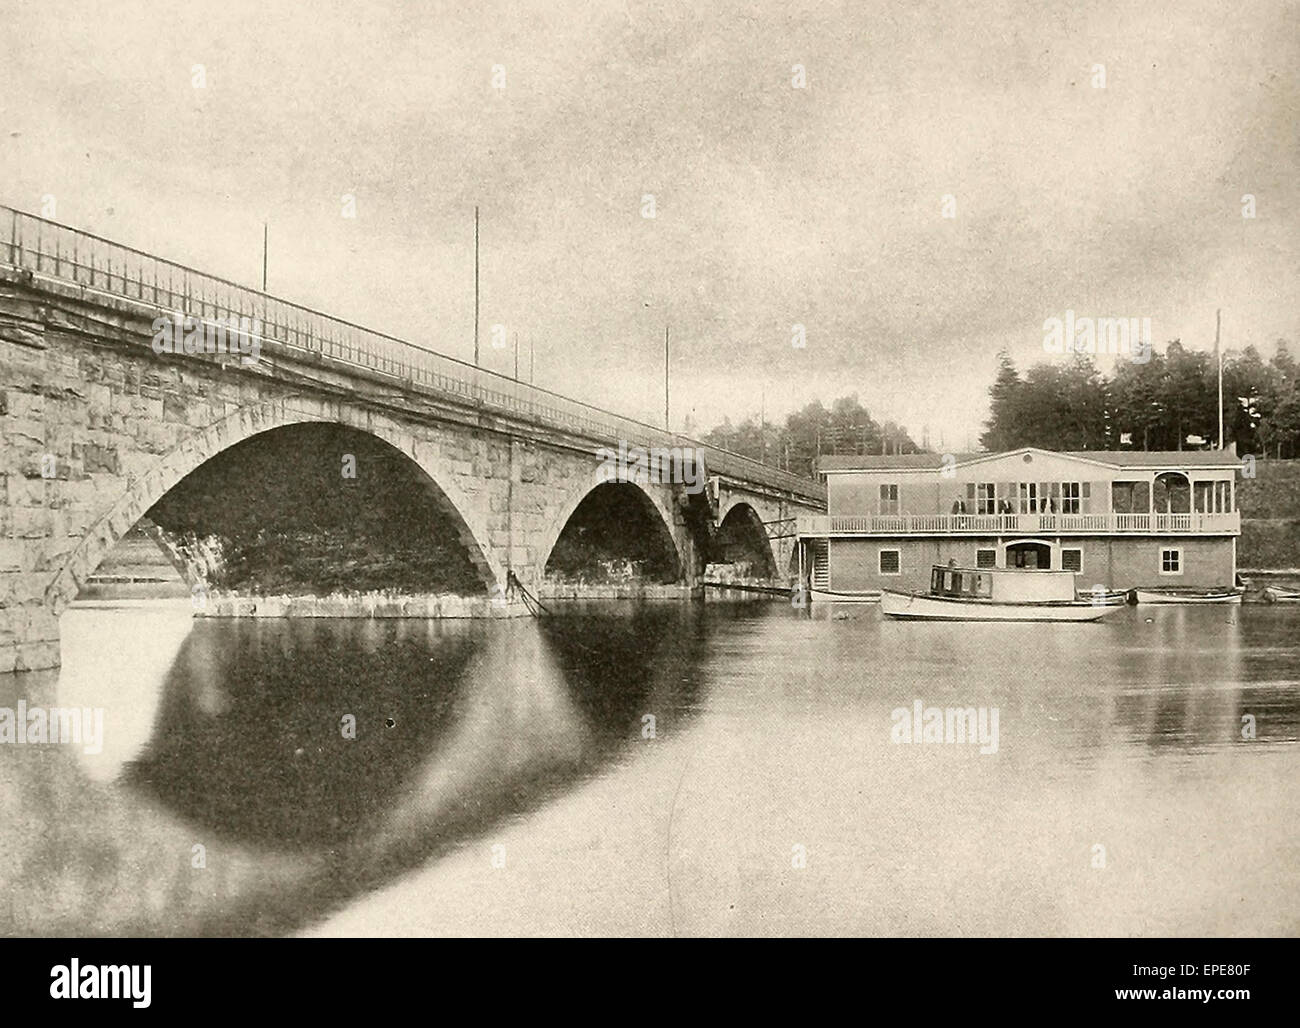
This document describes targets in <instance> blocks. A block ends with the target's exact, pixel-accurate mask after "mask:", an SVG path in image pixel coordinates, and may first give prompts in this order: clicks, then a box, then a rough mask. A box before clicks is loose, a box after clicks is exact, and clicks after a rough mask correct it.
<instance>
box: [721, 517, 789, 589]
mask: <svg viewBox="0 0 1300 1028" xmlns="http://www.w3.org/2000/svg"><path fill="white" fill-rule="evenodd" d="M729 524H730V525H733V526H735V527H734V530H735V531H738V532H741V533H743V534H744V536H745V537H746V539H747V540H748V541H749V542H750V543H751V544H752V545H753V547H754V550H755V553H756V555H757V556H758V557H759V558H760V560H761V561H762V565H763V566H762V568H761V569H756V570H758V571H759V573H760V575H761V576H762V577H767V578H776V577H777V575H778V564H777V559H776V553H775V551H774V550H773V549H772V541H771V539H769V538H768V534H767V526H766V525H765V524H763V517H762V515H761V514H759V512H758V509H757V508H756V507H755V506H754V505H753V504H752V503H750V502H749V501H748V500H745V499H743V498H733V499H732V501H731V502H730V503H729V504H727V506H726V507H725V509H723V510H721V511H719V518H718V528H717V534H718V535H719V536H721V535H722V533H723V532H724V530H726V529H727V527H728V525H729Z"/></svg>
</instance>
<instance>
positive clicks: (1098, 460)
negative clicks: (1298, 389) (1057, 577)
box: [817, 446, 1241, 471]
mask: <svg viewBox="0 0 1300 1028" xmlns="http://www.w3.org/2000/svg"><path fill="white" fill-rule="evenodd" d="M1021 453H1041V454H1051V455H1055V456H1058V457H1072V458H1075V459H1077V460H1086V461H1091V462H1092V463H1094V464H1107V465H1110V466H1112V467H1117V468H1228V467H1238V466H1239V465H1240V464H1241V458H1240V457H1238V456H1237V452H1236V447H1235V446H1233V447H1230V448H1228V449H1227V450H1044V449H1040V448H1039V447H1036V446H1023V447H1021V448H1020V449H1018V450H1007V451H1004V452H1002V453H987V452H982V453H951V454H942V453H898V454H861V455H859V454H832V455H828V456H825V457H822V458H821V459H820V460H818V462H817V470H818V471H939V470H940V469H942V468H943V467H944V466H945V465H947V466H949V467H951V466H954V465H955V466H957V467H960V466H962V465H964V464H975V463H980V462H983V461H987V460H994V459H996V458H998V457H1007V456H1014V455H1016V454H1021Z"/></svg>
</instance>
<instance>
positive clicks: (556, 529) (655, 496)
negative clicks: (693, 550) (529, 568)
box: [537, 469, 686, 580]
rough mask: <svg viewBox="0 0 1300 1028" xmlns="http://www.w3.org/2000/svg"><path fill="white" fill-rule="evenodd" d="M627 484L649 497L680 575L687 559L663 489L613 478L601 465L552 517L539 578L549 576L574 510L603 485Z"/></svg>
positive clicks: (539, 563)
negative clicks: (661, 490)
mask: <svg viewBox="0 0 1300 1028" xmlns="http://www.w3.org/2000/svg"><path fill="white" fill-rule="evenodd" d="M611 485H625V486H628V487H630V488H632V489H635V490H636V492H637V493H638V494H639V495H640V496H641V497H642V498H643V499H644V500H645V502H646V503H647V504H648V505H649V509H652V510H653V511H654V512H655V513H656V514H657V515H658V517H657V522H658V524H659V525H660V527H661V528H662V530H663V535H664V541H665V542H666V544H667V546H668V547H669V548H670V549H671V550H672V555H673V559H674V561H675V563H676V568H677V573H678V576H679V577H680V576H681V575H682V574H683V572H684V570H685V568H686V560H685V558H684V556H683V554H682V550H681V546H680V545H679V543H678V540H677V536H676V533H675V532H674V530H673V528H674V518H673V511H672V509H671V507H670V506H669V504H668V503H667V502H665V499H664V497H663V496H662V495H659V493H660V490H659V489H657V488H654V487H651V488H647V487H646V486H645V485H644V484H643V483H640V482H635V481H625V482H621V481H618V480H613V479H611V478H610V477H609V475H608V473H607V472H606V471H604V470H603V469H597V470H595V471H593V472H592V474H591V475H589V476H587V477H586V478H584V479H582V480H581V484H580V485H579V486H578V488H577V489H575V490H574V491H573V493H571V494H570V495H569V497H568V499H566V500H565V502H564V504H563V506H561V507H560V509H559V511H558V513H557V515H556V516H555V518H554V519H553V520H552V522H551V525H550V527H549V528H548V529H547V532H546V536H545V538H544V540H543V544H542V546H541V547H540V548H539V549H538V554H537V558H538V559H537V577H538V579H539V580H541V579H542V578H544V577H545V576H546V567H547V565H548V564H549V563H550V560H551V556H552V555H553V554H554V552H555V544H556V543H558V542H559V540H560V536H561V535H562V534H563V533H564V529H565V528H566V527H567V526H568V524H569V522H570V520H571V519H572V518H573V515H574V513H576V511H577V510H578V508H579V507H580V506H582V504H583V502H584V501H586V500H587V499H588V497H590V496H591V495H592V494H593V493H594V492H595V491H596V490H597V489H599V488H601V487H602V486H611Z"/></svg>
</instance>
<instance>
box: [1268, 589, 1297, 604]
mask: <svg viewBox="0 0 1300 1028" xmlns="http://www.w3.org/2000/svg"><path fill="white" fill-rule="evenodd" d="M1264 599H1265V601H1266V602H1268V603H1300V589H1283V588H1281V587H1280V586H1276V585H1269V586H1265V587H1264Z"/></svg>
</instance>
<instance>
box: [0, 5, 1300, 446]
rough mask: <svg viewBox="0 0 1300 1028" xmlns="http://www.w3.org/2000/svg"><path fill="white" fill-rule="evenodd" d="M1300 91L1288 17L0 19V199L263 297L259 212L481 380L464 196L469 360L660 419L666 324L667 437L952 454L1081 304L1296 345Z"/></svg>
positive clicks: (354, 308) (531, 13) (682, 11)
mask: <svg viewBox="0 0 1300 1028" xmlns="http://www.w3.org/2000/svg"><path fill="white" fill-rule="evenodd" d="M1099 65H1100V66H1102V69H1103V72H1102V73H1103V75H1104V79H1102V78H1099V76H1098V69H1097V66H1099ZM1297 68H1300V6H1297V4H1295V3H1293V2H1290V3H1288V2H1277V0H1275V2H1265V3H1252V2H1250V0H1246V2H1244V3H1240V4H1233V5H1223V4H1207V3H1199V2H1196V0H1192V2H1179V3H1176V4H1174V3H1152V2H1150V0H1144V2H1139V3H1124V2H1121V3H1092V2H1087V0H1084V2H1077V3H1070V4H1068V5H1066V4H1061V5H1057V4H1042V3H1038V2H1033V3H1011V2H974V3H962V4H956V3H951V2H943V3H935V4H924V3H922V4H916V3H892V2H883V3H868V2H862V0H858V2H846V3H836V2H834V0H815V2H808V3H805V2H800V0H795V2H788V0H782V2H779V3H778V2H774V0H773V2H767V3H761V4H754V3H749V4H744V3H730V2H726V0H720V2H713V3H708V4H697V5H687V4H675V3H669V2H626V3H607V4H602V3H593V2H584V3H527V2H522V0H506V2H493V0H487V2H476V3H475V4H473V5H451V4H443V3H437V2H434V3H416V2H387V3H377V2H376V3H362V2H351V3H342V2H316V3H313V4H311V5H307V4H289V3H284V4H271V3H268V2H266V0H256V2H246V0H220V2H216V3H209V2H206V0H188V2H186V3H184V4H179V3H177V4H160V3H157V2H151V3H125V2H109V0H100V2H96V0H83V2H79V3H68V4H61V3H45V2H42V3H26V2H23V3H19V2H11V0H0V203H3V204H6V205H9V206H12V207H16V208H18V209H21V210H27V211H30V212H33V213H41V211H42V210H43V209H45V210H51V211H53V215H52V216H53V217H54V220H57V221H60V222H63V223H65V224H69V225H72V226H74V227H77V228H82V229H85V230H87V231H91V232H94V233H96V234H99V235H103V236H107V237H109V238H111V239H115V240H119V241H121V242H125V243H128V244H130V245H133V246H136V247H138V248H140V249H143V250H146V251H149V252H154V253H157V254H159V255H161V256H165V257H168V258H171V259H173V260H177V261H180V262H181V263H184V264H189V265H191V266H194V267H198V268H201V269H203V270H206V271H210V272H211V273H213V274H217V275H221V276H223V277H228V278H231V279H234V280H236V281H239V282H243V283H247V284H248V285H251V286H257V285H259V284H260V278H261V264H262V253H261V245H262V226H263V223H264V222H265V223H266V224H267V225H268V236H269V254H268V289H269V291H270V292H272V293H275V294H277V295H280V296H283V297H285V298H287V299H290V300H294V301H296V302H299V303H304V304H306V305H308V306H312V307H316V308H319V309H321V310H324V311H327V312H329V313H332V314H335V315H338V316H340V317H344V318H347V319H349V320H353V321H357V322H360V323H362V324H365V325H368V326H370V327H373V328H377V329H380V330H382V331H386V332H389V333H392V334H394V335H398V336H401V337H403V338H406V339H409V340H411V341H413V342H416V343H419V344H420V345H423V346H427V347H429V348H432V349H436V350H439V351H442V352H444V353H448V354H451V355H454V356H457V357H461V358H463V359H471V358H472V355H473V348H474V338H473V337H474V328H473V326H474V320H473V319H474V208H475V206H476V205H477V206H478V207H479V208H480V289H481V301H480V302H481V309H480V337H481V353H482V358H481V359H482V361H483V363H484V364H485V365H487V366H490V367H494V368H496V369H498V370H501V371H506V372H509V371H511V370H512V366H513V352H512V348H513V343H514V338H515V336H516V334H517V335H518V337H519V340H520V346H521V349H522V350H523V353H524V356H523V359H522V374H523V377H527V374H528V371H527V368H528V357H527V353H528V349H529V347H530V345H531V347H532V349H533V360H534V367H535V372H534V374H535V380H536V381H537V383H538V384H539V385H544V386H547V387H548V388H552V389H555V390H557V391H560V392H563V393H566V394H568V395H571V396H575V397H577V398H579V399H583V400H586V401H588V402H592V403H596V404H599V405H601V406H604V407H607V408H611V409H614V410H618V411H620V412H623V413H627V414H629V415H632V416H637V417H641V418H643V419H645V420H650V421H655V422H660V421H662V417H663V414H662V411H663V391H662V390H663V333H664V327H665V325H667V326H668V327H669V332H670V359H669V376H670V383H671V408H672V413H671V417H672V423H673V427H674V428H677V429H681V428H682V427H683V425H684V424H685V419H686V418H687V417H690V419H691V422H692V424H693V425H694V427H695V428H696V429H698V430H703V429H707V428H708V427H711V426H712V425H714V424H717V423H718V422H720V421H721V420H722V419H723V418H724V417H728V418H730V419H731V420H732V421H733V422H734V421H737V420H740V419H742V418H744V417H746V416H750V415H757V414H758V412H759V410H760V409H762V410H764V411H765V412H766V414H767V416H768V417H769V418H778V417H781V416H783V415H784V414H785V413H787V412H789V411H790V410H792V409H794V408H796V407H798V406H802V405H803V404H805V403H807V402H809V401H811V400H813V399H816V398H820V399H822V400H823V401H824V402H826V403H828V404H829V403H830V401H832V400H833V399H834V398H835V397H837V396H840V395H845V394H849V393H856V394H857V395H858V397H859V399H860V400H861V401H862V403H863V404H865V405H866V406H867V408H868V409H869V410H870V411H871V413H872V415H873V416H874V417H875V418H876V419H877V420H879V421H883V420H885V419H890V420H894V421H897V422H899V423H900V424H902V425H904V426H905V427H906V428H907V429H908V430H909V431H910V432H911V433H912V435H913V436H914V437H915V438H917V439H918V441H919V440H920V438H921V437H922V435H923V434H925V433H928V435H929V437H930V440H931V444H932V446H935V447H936V448H938V447H940V446H941V445H942V446H946V447H947V448H949V449H966V448H967V447H968V446H973V445H974V444H975V443H976V441H977V439H978V434H979V431H980V427H981V423H982V422H983V420H984V419H985V417H986V416H987V410H988V403H987V389H988V386H989V384H990V383H991V382H992V379H993V375H994V371H995V368H996V357H997V353H998V351H999V350H1000V349H1004V348H1005V349H1007V350H1008V351H1009V352H1010V353H1011V354H1012V355H1013V357H1015V358H1016V359H1017V361H1018V362H1020V363H1021V364H1022V366H1023V365H1027V364H1028V363H1032V362H1035V361H1040V360H1059V359H1062V358H1060V357H1057V356H1054V355H1051V354H1048V353H1045V351H1044V346H1043V338H1044V321H1045V320H1046V319H1048V318H1051V317H1057V318H1064V316H1065V312H1066V311H1067V310H1072V311H1074V312H1075V314H1076V315H1077V316H1093V317H1097V316H1107V317H1139V318H1141V317H1149V318H1150V319H1151V322H1152V335H1153V340H1154V342H1155V343H1156V344H1157V347H1159V346H1161V345H1162V344H1163V343H1164V342H1166V341H1167V340H1169V339H1173V338H1180V339H1182V341H1183V343H1184V344H1185V345H1187V346H1189V347H1192V348H1198V349H1208V348H1209V347H1210V346H1211V345H1212V343H1213V337H1214V323H1215V310H1216V308H1222V310H1223V335H1224V344H1225V346H1229V347H1241V346H1244V345H1247V344H1254V345H1256V346H1259V347H1260V348H1261V349H1262V350H1263V351H1264V352H1265V353H1266V355H1267V353H1269V352H1271V350H1272V347H1273V345H1274V342H1275V341H1276V340H1277V339H1278V338H1286V339H1288V340H1290V341H1291V342H1292V343H1294V344H1300V303H1298V302H1297V300H1298V299H1300V296H1298V295H1297V294H1298V287H1297V280H1298V276H1297V271H1298V270H1300V253H1298V250H1300V231H1298V230H1300V216H1298V214H1297V201H1298V200H1300V174H1298V172H1300V132H1298V131H1297V129H1298V128H1300V77H1298V76H1300V73H1298V72H1297ZM502 87H503V88H502ZM1247 194H1249V195H1250V196H1251V197H1253V198H1254V214H1255V216H1254V217H1253V218H1246V217H1243V208H1244V201H1243V197H1245V196H1247ZM345 196H351V197H353V198H355V199H354V208H355V217H346V216H345V214H346V213H347V208H346V205H345V203H344V200H343V198H344V197H345ZM649 196H652V197H653V213H654V217H653V218H650V217H646V216H645V214H646V213H647V210H648V205H647V199H646V198H647V197H649ZM945 200H947V207H946V210H945ZM945 213H948V214H952V215H954V216H952V217H945V216H944V214H945ZM494 325H500V326H503V330H502V331H503V333H504V334H503V335H499V336H498V338H504V339H505V341H506V343H507V346H506V348H505V349H500V350H497V349H494V348H493V347H492V345H491V338H492V336H491V333H492V326H494ZM796 325H798V326H802V327H803V333H804V339H805V345H804V346H802V347H797V346H795V345H794V326H796ZM1101 363H1102V366H1103V367H1105V366H1107V364H1108V361H1105V360H1103V361H1102V362H1101Z"/></svg>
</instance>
